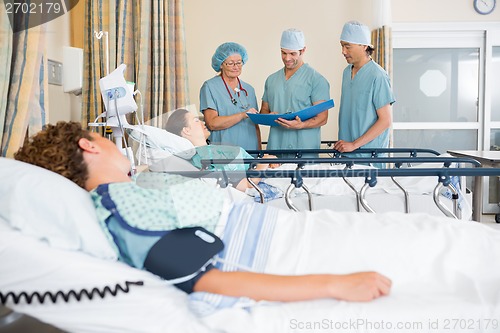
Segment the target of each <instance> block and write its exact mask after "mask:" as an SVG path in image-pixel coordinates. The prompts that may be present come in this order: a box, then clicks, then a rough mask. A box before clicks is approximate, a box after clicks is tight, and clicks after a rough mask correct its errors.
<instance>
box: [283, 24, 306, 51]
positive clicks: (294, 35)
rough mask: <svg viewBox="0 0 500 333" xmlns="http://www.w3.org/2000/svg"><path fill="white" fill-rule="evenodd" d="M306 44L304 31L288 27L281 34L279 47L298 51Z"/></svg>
mask: <svg viewBox="0 0 500 333" xmlns="http://www.w3.org/2000/svg"><path fill="white" fill-rule="evenodd" d="M305 46H306V41H305V38H304V33H303V32H302V31H300V30H297V29H288V30H285V31H283V33H282V34H281V42H280V47H281V48H282V49H286V50H292V51H299V50H302V49H303V48H304V47H305Z"/></svg>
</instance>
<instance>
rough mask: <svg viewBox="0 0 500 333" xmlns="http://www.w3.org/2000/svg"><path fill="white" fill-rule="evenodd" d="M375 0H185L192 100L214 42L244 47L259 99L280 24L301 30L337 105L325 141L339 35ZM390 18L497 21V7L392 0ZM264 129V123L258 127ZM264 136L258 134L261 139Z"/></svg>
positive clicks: (274, 65) (338, 66)
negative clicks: (485, 10) (484, 10)
mask: <svg viewBox="0 0 500 333" xmlns="http://www.w3.org/2000/svg"><path fill="white" fill-rule="evenodd" d="M376 3H378V1H376V0H349V1H340V0H287V1H284V0H252V1H238V0H216V1H201V0H185V1H184V17H185V26H186V44H187V45H186V47H187V58H188V66H189V67H188V72H189V88H190V98H191V103H194V104H195V105H196V107H199V97H198V94H199V89H200V87H201V85H202V84H203V82H204V81H205V80H207V79H208V78H210V77H212V76H213V75H215V72H214V71H213V70H212V68H211V66H210V61H211V57H212V54H213V52H214V51H215V49H216V47H217V46H218V45H220V44H221V43H223V42H226V41H234V42H238V43H241V44H242V45H244V46H245V47H246V48H247V51H248V54H249V61H248V63H247V64H246V65H245V66H244V68H243V73H242V75H241V78H242V79H243V80H245V81H247V82H248V83H250V84H252V85H253V87H254V88H255V90H256V93H257V98H258V100H259V103H260V97H262V93H263V86H264V81H265V79H266V77H267V76H268V75H269V74H271V73H273V72H275V71H276V70H278V69H279V68H281V67H282V66H283V64H282V62H281V58H280V49H279V40H280V36H281V32H282V31H283V30H284V29H287V28H290V27H295V28H299V29H302V30H303V31H304V33H305V36H306V46H307V51H306V54H305V60H306V62H308V63H309V64H310V65H311V66H313V67H314V68H316V69H317V70H318V71H319V72H320V73H322V74H323V75H324V76H325V77H326V78H327V80H328V81H329V82H330V86H331V96H332V98H333V99H334V101H335V103H336V106H335V107H334V108H333V109H332V110H330V114H329V121H328V124H327V125H325V127H324V129H323V131H322V136H323V139H324V140H328V139H337V117H338V106H339V103H340V85H341V82H340V80H341V75H342V70H343V69H344V67H345V66H346V62H345V60H344V59H343V57H342V55H341V53H340V47H339V41H338V38H339V35H340V31H341V30H342V26H343V24H344V23H345V22H346V21H348V20H358V21H361V22H363V23H365V24H367V25H369V26H371V27H372V22H373V21H374V20H375V18H374V15H373V12H377V11H376V8H373V6H374V4H376ZM391 12H392V20H393V22H398V23H404V22H458V21H471V22H478V21H500V8H497V9H496V11H495V12H494V13H493V14H490V15H488V16H482V15H479V14H476V13H475V12H474V9H473V6H472V0H440V1H436V0H392V6H391ZM263 129H264V131H263V132H264V133H265V134H266V133H267V128H265V127H264V128H263ZM266 138H267V137H264V138H263V139H266Z"/></svg>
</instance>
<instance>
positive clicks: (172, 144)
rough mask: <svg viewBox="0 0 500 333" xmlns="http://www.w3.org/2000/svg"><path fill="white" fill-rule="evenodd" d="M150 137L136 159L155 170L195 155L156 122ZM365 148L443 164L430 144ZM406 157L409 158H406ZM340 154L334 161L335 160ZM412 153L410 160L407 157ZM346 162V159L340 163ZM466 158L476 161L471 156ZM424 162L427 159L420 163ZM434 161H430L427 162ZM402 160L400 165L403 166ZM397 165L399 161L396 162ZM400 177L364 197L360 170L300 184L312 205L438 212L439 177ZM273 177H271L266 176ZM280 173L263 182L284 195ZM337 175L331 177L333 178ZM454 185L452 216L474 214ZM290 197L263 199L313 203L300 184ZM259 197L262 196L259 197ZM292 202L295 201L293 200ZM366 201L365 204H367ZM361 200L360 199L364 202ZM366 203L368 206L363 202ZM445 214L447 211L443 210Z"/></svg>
mask: <svg viewBox="0 0 500 333" xmlns="http://www.w3.org/2000/svg"><path fill="white" fill-rule="evenodd" d="M148 133H150V136H148V138H147V141H143V142H144V143H145V145H144V146H143V145H140V146H139V147H138V148H136V150H137V154H136V155H137V156H138V162H139V163H144V162H145V163H147V164H149V166H150V168H151V169H152V170H155V171H166V172H171V171H173V170H181V171H182V170H184V169H189V165H188V164H187V163H178V162H182V161H179V160H182V159H183V158H187V159H189V158H190V157H191V156H192V154H193V152H192V151H193V149H194V146H193V145H192V144H191V143H190V142H189V141H188V140H186V139H184V138H181V137H179V136H177V135H174V134H171V133H169V132H167V131H165V130H162V129H158V128H155V127H148ZM131 137H132V138H133V139H134V140H135V141H136V142H140V141H141V140H143V139H144V140H145V138H143V139H141V138H140V135H139V133H135V134H134V133H133V132H132V133H131ZM287 152H288V153H289V154H290V153H291V154H294V155H295V156H296V157H297V161H298V160H302V162H300V163H301V164H300V165H299V168H302V166H303V168H304V169H305V170H343V169H344V168H345V167H346V165H348V164H347V163H348V162H347V161H348V159H347V160H346V159H345V158H343V159H342V157H343V156H342V155H341V154H340V153H338V152H337V153H338V154H337V153H335V151H334V150H332V149H326V150H308V151H307V152H308V153H322V155H325V154H328V155H327V156H328V158H325V159H322V160H319V161H318V162H317V163H315V164H312V163H308V162H307V160H305V159H303V158H301V155H302V152H300V151H287ZM359 152H363V150H362V149H361V150H359ZM250 153H252V154H254V155H255V156H262V155H263V154H264V153H270V154H279V153H282V151H255V152H250ZM365 153H368V154H369V155H371V156H372V157H373V158H379V155H382V154H387V153H391V154H397V155H398V156H400V157H401V158H402V159H401V160H398V159H394V158H392V159H383V160H381V161H386V162H392V163H394V162H398V161H405V160H406V162H405V164H404V165H407V164H408V163H412V164H413V165H414V167H421V168H425V167H427V168H430V167H441V166H444V163H445V162H446V161H447V160H446V158H447V156H441V157H442V159H434V160H433V159H431V158H429V155H430V157H439V156H436V155H438V154H439V153H437V152H435V151H433V150H429V149H407V148H396V149H374V150H366V151H365ZM172 155H175V156H177V157H181V158H180V159H176V158H175V157H172ZM405 157H408V159H405ZM335 158H338V160H335ZM373 158H371V159H370V160H368V161H366V163H370V162H374V161H375V160H373ZM410 158H411V159H410ZM297 161H296V160H289V161H288V163H285V164H283V165H282V166H281V167H280V168H278V169H275V170H283V171H288V170H293V169H295V168H297V165H298V163H297ZM343 161H344V162H343ZM449 161H450V163H448V166H450V164H451V166H457V163H458V162H459V161H460V160H458V159H457V160H455V161H452V160H449ZM206 162H207V163H209V164H213V163H220V164H228V163H232V164H237V163H239V164H243V163H247V162H248V163H251V161H249V160H244V159H239V160H237V161H224V160H216V161H214V160H211V161H206ZM360 162H361V163H362V160H358V161H357V163H354V162H351V163H350V167H351V168H354V169H366V168H372V167H370V166H366V165H359V164H358V163H360ZM466 162H468V163H469V165H470V163H474V161H471V160H470V159H469V160H467V161H466ZM424 163H425V164H424ZM431 163H432V164H431ZM404 165H403V166H404ZM399 166H401V163H400V164H399ZM399 175H400V176H401V177H402V178H398V182H399V184H397V183H395V182H394V180H392V179H391V178H390V175H387V174H386V176H385V177H381V178H379V181H378V183H377V186H376V187H373V188H370V190H369V191H368V192H367V196H366V198H365V199H366V200H364V201H362V198H361V197H360V191H361V189H362V187H363V184H364V183H365V177H364V176H363V175H361V174H360V175H359V176H360V177H351V178H350V179H349V181H346V180H345V177H344V178H343V177H339V176H342V175H341V174H340V173H338V174H337V175H336V176H335V175H334V171H332V172H331V173H330V174H329V175H326V174H325V175H324V176H323V177H325V176H327V178H318V177H307V178H304V182H303V184H305V185H307V186H304V188H308V189H309V190H310V193H311V194H312V195H314V199H313V201H314V204H313V207H314V209H321V208H327V209H333V210H336V211H367V210H368V211H377V212H386V211H404V212H409V211H412V212H427V213H431V214H434V215H442V214H443V208H440V207H439V206H437V205H436V204H435V202H436V198H435V193H434V190H435V188H436V185H438V182H437V178H436V177H433V176H428V177H422V176H421V175H420V176H413V177H411V176H410V174H409V173H406V174H405V173H400V174H399ZM269 176H272V178H269ZM277 176H279V173H277V172H276V173H269V174H268V177H267V179H266V180H265V182H266V183H267V184H270V185H272V186H274V187H276V188H278V189H279V190H280V191H281V192H282V193H283V196H284V197H285V194H286V193H287V190H289V189H290V187H289V186H290V179H288V178H289V177H277ZM334 176H335V177H334ZM401 185H404V191H406V192H404V191H402V190H401ZM453 185H455V187H456V189H457V190H458V191H459V192H460V197H459V200H460V205H459V212H455V215H460V218H462V219H466V220H467V219H470V218H471V215H472V210H471V201H472V195H471V193H470V192H468V191H467V190H466V189H465V186H458V185H459V182H458V181H457V178H456V177H455V178H453ZM247 192H248V194H249V196H248V197H242V200H244V199H246V200H254V197H255V198H256V200H259V198H260V197H261V196H260V194H259V191H258V188H256V190H250V191H247ZM443 193H444V194H445V196H441V197H440V202H441V204H442V205H443V206H444V207H445V208H444V209H446V210H453V209H454V205H456V203H454V202H453V201H451V200H450V198H451V195H449V194H450V190H444V191H443ZM288 195H289V196H294V198H293V199H289V198H286V197H285V198H281V199H276V200H271V201H269V202H268V203H267V204H269V205H273V206H276V207H282V208H286V207H288V208H293V209H296V210H298V209H301V210H303V209H310V208H311V198H310V197H308V196H307V195H306V194H305V193H304V191H302V187H301V186H299V187H297V189H295V190H294V191H290V193H288ZM260 201H262V200H260ZM388 201H390V202H391V205H387V202H388ZM292 202H293V203H292ZM368 202H369V204H368ZM363 203H364V204H363ZM367 206H368V207H369V208H366V207H367ZM445 214H447V215H449V214H448V213H446V212H445Z"/></svg>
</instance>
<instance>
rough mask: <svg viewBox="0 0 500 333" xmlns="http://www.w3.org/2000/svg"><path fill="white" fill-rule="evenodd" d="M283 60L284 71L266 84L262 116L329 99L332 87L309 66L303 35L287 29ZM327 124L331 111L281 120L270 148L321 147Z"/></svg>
mask: <svg viewBox="0 0 500 333" xmlns="http://www.w3.org/2000/svg"><path fill="white" fill-rule="evenodd" d="M280 46H281V59H282V61H283V64H284V65H285V66H284V68H282V69H280V70H278V71H277V72H275V73H274V74H271V75H270V76H269V77H268V78H267V80H266V83H265V87H264V95H263V97H262V105H261V109H260V112H261V113H276V114H284V113H290V112H296V111H300V110H302V109H305V108H307V107H310V106H312V105H315V104H318V103H321V102H324V101H327V100H329V99H330V84H329V83H328V81H327V80H326V79H325V78H324V77H323V76H322V75H321V74H320V73H318V72H317V71H316V70H315V69H313V68H312V67H311V66H309V64H307V63H305V62H304V59H303V58H304V53H305V52H306V46H305V38H304V33H303V32H302V31H300V30H297V29H288V30H285V31H283V33H282V35H281V43H280ZM327 121H328V110H326V111H323V112H321V113H320V114H318V115H317V116H315V117H313V118H310V119H307V120H303V119H300V118H299V117H296V118H295V119H293V120H285V119H283V118H279V119H278V120H277V123H278V124H279V126H273V127H271V129H270V132H269V139H268V144H267V148H268V149H296V148H315V149H317V148H320V144H321V132H320V127H321V126H323V125H325V124H326V122H327Z"/></svg>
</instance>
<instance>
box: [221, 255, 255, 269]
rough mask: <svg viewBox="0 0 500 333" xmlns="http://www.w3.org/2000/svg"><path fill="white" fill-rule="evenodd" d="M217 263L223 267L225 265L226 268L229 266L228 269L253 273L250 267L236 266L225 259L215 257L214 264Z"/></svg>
mask: <svg viewBox="0 0 500 333" xmlns="http://www.w3.org/2000/svg"><path fill="white" fill-rule="evenodd" d="M217 262H220V263H221V264H224V265H227V266H230V267H234V268H238V269H240V270H242V271H246V272H253V271H254V270H253V269H252V268H251V267H248V266H245V265H240V264H236V263H234V262H230V261H227V260H225V259H222V258H221V257H219V256H215V257H214V263H217Z"/></svg>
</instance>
